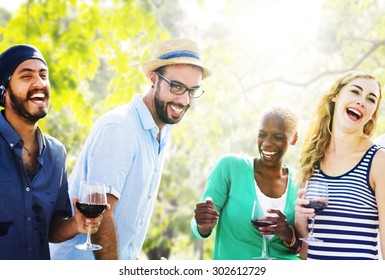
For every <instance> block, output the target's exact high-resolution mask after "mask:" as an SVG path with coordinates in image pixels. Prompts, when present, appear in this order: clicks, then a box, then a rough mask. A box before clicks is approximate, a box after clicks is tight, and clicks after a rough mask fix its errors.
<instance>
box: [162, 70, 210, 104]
mask: <svg viewBox="0 0 385 280" xmlns="http://www.w3.org/2000/svg"><path fill="white" fill-rule="evenodd" d="M155 73H156V74H157V75H158V76H159V77H161V78H162V79H163V80H165V81H166V82H167V83H168V84H169V85H170V92H171V93H173V94H176V95H182V94H184V93H185V92H186V91H188V96H189V97H191V98H198V97H200V96H201V95H202V94H203V93H204V92H205V91H204V90H203V89H202V88H201V87H198V88H188V87H186V86H185V85H184V84H181V83H176V82H171V81H170V80H169V79H167V78H166V77H165V76H163V75H162V74H160V73H159V72H157V71H156V72H155Z"/></svg>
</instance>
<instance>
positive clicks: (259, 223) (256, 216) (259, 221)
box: [251, 200, 276, 260]
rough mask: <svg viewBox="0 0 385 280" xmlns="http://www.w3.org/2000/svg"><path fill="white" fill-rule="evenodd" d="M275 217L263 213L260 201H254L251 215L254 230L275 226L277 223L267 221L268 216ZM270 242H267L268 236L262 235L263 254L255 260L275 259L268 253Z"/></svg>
mask: <svg viewBox="0 0 385 280" xmlns="http://www.w3.org/2000/svg"><path fill="white" fill-rule="evenodd" d="M273 215H274V216H275V214H273ZM273 215H271V214H269V213H267V212H264V211H262V209H259V207H258V201H257V200H254V204H253V210H252V213H251V224H252V225H253V227H254V228H256V229H257V230H259V228H260V227H268V226H272V225H275V224H276V223H274V222H273V221H271V220H268V219H267V217H268V216H273ZM268 242H269V241H268V240H267V236H266V235H264V234H262V253H261V255H260V256H258V257H254V258H253V259H261V260H271V259H274V258H273V257H271V256H270V255H269V253H268V252H267V243H268Z"/></svg>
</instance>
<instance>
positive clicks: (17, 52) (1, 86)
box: [0, 45, 47, 106]
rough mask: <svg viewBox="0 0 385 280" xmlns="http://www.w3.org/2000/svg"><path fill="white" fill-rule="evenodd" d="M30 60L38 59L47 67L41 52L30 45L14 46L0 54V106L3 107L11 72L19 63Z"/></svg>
mask: <svg viewBox="0 0 385 280" xmlns="http://www.w3.org/2000/svg"><path fill="white" fill-rule="evenodd" d="M32 58H35V59H40V60H41V61H43V62H44V64H45V65H47V63H46V62H45V60H44V57H43V55H42V54H41V52H40V51H39V50H38V49H37V48H36V47H34V46H31V45H15V46H13V47H10V48H9V49H8V50H6V51H4V52H3V53H2V54H0V106H4V104H3V103H4V98H3V95H4V91H5V89H6V88H7V86H8V83H9V80H10V78H11V76H12V74H13V72H14V71H15V69H16V68H17V66H19V64H20V63H22V62H23V61H25V60H27V59H32Z"/></svg>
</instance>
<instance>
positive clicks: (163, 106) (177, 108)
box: [154, 64, 202, 124]
mask: <svg viewBox="0 0 385 280" xmlns="http://www.w3.org/2000/svg"><path fill="white" fill-rule="evenodd" d="M163 75H164V76H165V77H166V78H167V79H168V80H170V81H171V82H174V83H179V84H183V85H184V86H186V87H187V88H194V87H199V86H200V84H201V80H202V69H201V68H199V67H196V66H192V65H186V64H181V65H170V66H167V67H166V71H165V72H164V73H163ZM192 102H193V98H190V97H189V95H188V92H185V93H183V94H182V95H176V94H174V93H172V92H170V85H169V84H168V83H167V82H166V81H165V80H163V79H161V78H160V77H159V76H157V83H156V89H155V96H154V105H155V110H156V113H157V115H158V118H159V120H160V121H161V122H163V123H167V124H176V123H178V122H180V120H181V119H182V118H183V116H184V114H185V113H186V111H187V110H188V109H189V108H190V105H191V104H192Z"/></svg>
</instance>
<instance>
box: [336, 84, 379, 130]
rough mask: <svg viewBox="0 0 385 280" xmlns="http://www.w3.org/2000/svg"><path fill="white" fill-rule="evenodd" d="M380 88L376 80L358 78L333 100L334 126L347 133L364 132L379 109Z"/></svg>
mask: <svg viewBox="0 0 385 280" xmlns="http://www.w3.org/2000/svg"><path fill="white" fill-rule="evenodd" d="M379 100H380V88H379V85H378V82H377V81H376V80H374V79H368V78H356V79H354V80H352V81H351V82H349V83H348V84H347V85H345V86H344V87H343V88H342V89H341V90H340V92H339V94H338V95H337V96H336V97H335V98H333V99H332V101H334V102H335V112H334V123H333V126H334V125H338V126H339V127H342V128H344V129H345V130H346V131H360V132H362V131H363V130H364V126H365V125H366V124H367V123H368V122H369V121H370V120H371V119H372V117H373V114H374V113H375V112H376V110H377V109H378V102H379Z"/></svg>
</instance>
